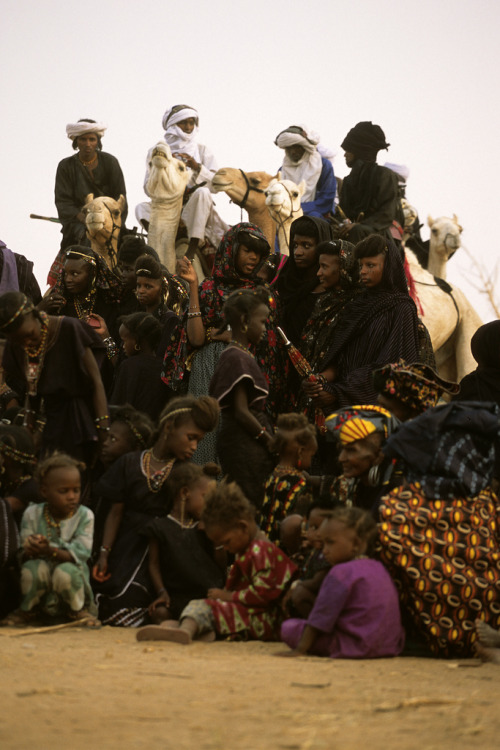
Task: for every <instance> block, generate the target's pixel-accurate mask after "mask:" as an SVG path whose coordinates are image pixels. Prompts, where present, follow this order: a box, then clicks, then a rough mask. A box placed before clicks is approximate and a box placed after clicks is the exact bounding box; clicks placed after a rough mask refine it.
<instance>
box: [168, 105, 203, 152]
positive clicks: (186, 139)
mask: <svg viewBox="0 0 500 750" xmlns="http://www.w3.org/2000/svg"><path fill="white" fill-rule="evenodd" d="M190 117H193V118H194V121H195V126H194V128H193V132H192V133H185V132H184V131H183V130H181V128H180V127H179V126H178V124H177V123H179V122H182V120H187V119H188V118H190ZM162 125H163V129H164V130H165V134H164V136H163V137H164V139H165V142H166V143H168V145H169V146H170V150H171V152H172V153H173V154H178V153H181V154H182V153H184V154H189V156H192V157H193V159H195V161H197V162H200V161H201V156H200V150H199V148H198V112H197V111H196V110H195V109H193V108H192V107H188V105H187V104H176V105H175V107H170V109H167V111H166V112H165V114H164V115H163V120H162Z"/></svg>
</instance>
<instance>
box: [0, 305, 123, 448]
mask: <svg viewBox="0 0 500 750" xmlns="http://www.w3.org/2000/svg"><path fill="white" fill-rule="evenodd" d="M0 331H1V332H2V333H3V335H4V336H5V338H6V339H7V344H6V347H5V352H4V356H3V368H4V370H5V376H6V380H7V383H9V384H10V385H12V387H13V388H15V390H16V392H17V393H19V394H20V395H21V396H22V398H24V404H25V411H24V420H25V424H26V426H28V427H30V428H31V430H32V431H34V430H35V428H36V427H37V426H38V427H42V428H43V433H42V445H41V447H42V451H46V452H50V451H53V450H63V451H64V452H65V453H69V454H70V455H71V456H73V457H74V458H77V459H80V460H83V461H85V462H86V463H91V462H92V460H93V458H94V455H95V450H96V447H97V440H98V435H99V437H100V438H101V439H102V438H103V437H104V435H105V432H106V431H107V430H108V429H109V416H108V405H107V402H106V394H105V391H104V386H103V384H102V380H101V375H100V372H99V365H98V361H97V359H96V357H99V359H102V357H103V354H104V345H103V343H102V342H101V340H100V338H99V337H98V336H97V335H96V334H95V333H94V332H93V331H92V329H91V328H90V327H89V326H87V325H83V324H82V323H81V322H80V321H79V320H74V319H72V318H68V317H54V316H52V315H47V314H46V313H44V312H39V311H38V310H36V309H35V307H34V306H33V303H32V302H31V300H29V299H28V298H27V297H26V296H25V295H24V294H22V293H21V292H7V293H6V294H4V295H2V296H1V297H0ZM94 352H95V354H94ZM37 420H45V425H44V426H43V421H42V422H41V423H40V421H38V422H37Z"/></svg>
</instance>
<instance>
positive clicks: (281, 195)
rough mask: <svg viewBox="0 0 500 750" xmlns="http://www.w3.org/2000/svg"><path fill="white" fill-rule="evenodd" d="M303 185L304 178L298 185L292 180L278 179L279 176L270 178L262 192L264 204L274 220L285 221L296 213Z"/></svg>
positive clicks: (304, 184)
mask: <svg viewBox="0 0 500 750" xmlns="http://www.w3.org/2000/svg"><path fill="white" fill-rule="evenodd" d="M305 187H306V183H305V181H304V180H302V182H301V183H300V185H296V184H295V182H292V180H280V179H279V177H278V178H276V179H274V180H271V182H270V183H269V185H268V186H267V188H266V189H265V191H264V193H265V196H266V206H267V208H268V210H269V213H270V214H271V216H272V217H273V219H274V220H275V221H277V220H281V221H286V219H289V218H291V217H292V216H294V215H296V214H297V212H298V211H299V210H300V199H301V198H302V196H303V195H304V191H305ZM294 218H296V216H294Z"/></svg>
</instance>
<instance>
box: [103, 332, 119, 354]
mask: <svg viewBox="0 0 500 750" xmlns="http://www.w3.org/2000/svg"><path fill="white" fill-rule="evenodd" d="M102 341H103V344H104V346H105V347H106V355H107V357H108V359H113V357H115V356H116V355H117V354H118V347H117V345H116V342H115V341H114V339H112V338H111V336H107V337H106V338H105V339H103V340H102Z"/></svg>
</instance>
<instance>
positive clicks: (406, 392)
mask: <svg viewBox="0 0 500 750" xmlns="http://www.w3.org/2000/svg"><path fill="white" fill-rule="evenodd" d="M373 385H374V388H375V390H376V391H378V392H379V393H382V394H384V395H385V396H388V397H389V398H394V399H396V400H397V401H401V402H402V403H403V404H407V405H408V406H409V407H410V408H411V409H415V410H417V411H419V412H423V411H425V410H426V409H430V408H431V407H433V406H436V405H437V402H438V401H439V398H440V397H441V396H442V394H443V393H445V392H446V393H450V394H453V395H455V394H457V393H458V392H459V390H460V386H459V385H458V384H457V383H452V382H449V381H447V380H443V378H440V377H439V375H438V374H437V373H436V372H434V370H433V369H432V367H429V365H423V364H421V363H419V362H414V363H413V364H411V365H407V364H406V363H405V362H404V360H402V359H400V360H399V362H397V363H396V364H388V365H385V366H384V367H381V368H380V369H379V370H374V372H373Z"/></svg>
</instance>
